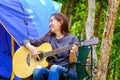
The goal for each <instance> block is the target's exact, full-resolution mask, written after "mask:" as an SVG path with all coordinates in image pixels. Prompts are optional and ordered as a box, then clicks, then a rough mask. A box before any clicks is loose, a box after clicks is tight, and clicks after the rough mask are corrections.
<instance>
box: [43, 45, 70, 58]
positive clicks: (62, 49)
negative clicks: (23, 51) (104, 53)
mask: <svg viewBox="0 0 120 80" xmlns="http://www.w3.org/2000/svg"><path fill="white" fill-rule="evenodd" d="M71 48H72V45H69V46H64V47H61V48H59V49H55V50H53V51H49V52H45V53H44V54H43V57H48V56H52V55H55V54H59V53H61V52H63V51H67V50H70V49H71Z"/></svg>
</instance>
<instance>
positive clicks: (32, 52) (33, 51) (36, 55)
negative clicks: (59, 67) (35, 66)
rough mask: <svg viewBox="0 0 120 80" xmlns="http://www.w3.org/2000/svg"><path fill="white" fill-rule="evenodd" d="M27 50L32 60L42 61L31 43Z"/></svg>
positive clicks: (27, 45)
mask: <svg viewBox="0 0 120 80" xmlns="http://www.w3.org/2000/svg"><path fill="white" fill-rule="evenodd" d="M26 48H28V49H29V50H30V53H31V57H32V58H37V59H38V60H40V57H39V55H38V54H39V52H38V51H37V50H36V49H35V47H34V46H32V45H31V44H30V43H28V44H26Z"/></svg>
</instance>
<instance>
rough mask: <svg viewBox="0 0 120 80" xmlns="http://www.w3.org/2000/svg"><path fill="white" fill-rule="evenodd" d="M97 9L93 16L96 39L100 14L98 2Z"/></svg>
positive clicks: (99, 3)
mask: <svg viewBox="0 0 120 80" xmlns="http://www.w3.org/2000/svg"><path fill="white" fill-rule="evenodd" d="M97 6H98V8H97V11H96V14H95V24H94V36H95V37H98V29H99V23H100V15H101V12H102V1H99V2H98V5H97Z"/></svg>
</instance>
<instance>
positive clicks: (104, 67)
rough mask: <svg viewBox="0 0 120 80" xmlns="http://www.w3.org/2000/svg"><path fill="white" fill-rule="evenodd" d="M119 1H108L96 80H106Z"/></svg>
mask: <svg viewBox="0 0 120 80" xmlns="http://www.w3.org/2000/svg"><path fill="white" fill-rule="evenodd" d="M119 2H120V1H119V0H109V5H108V12H107V14H106V22H105V29H104V32H103V35H102V44H101V54H100V60H99V65H98V71H97V76H96V80H106V77H107V72H108V68H109V63H110V55H111V46H112V38H113V32H114V25H115V20H116V16H117V10H118V7H119Z"/></svg>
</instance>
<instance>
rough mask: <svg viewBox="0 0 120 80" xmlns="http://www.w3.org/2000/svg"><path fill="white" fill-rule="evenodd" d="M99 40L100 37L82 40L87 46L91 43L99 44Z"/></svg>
mask: <svg viewBox="0 0 120 80" xmlns="http://www.w3.org/2000/svg"><path fill="white" fill-rule="evenodd" d="M98 42H99V39H98V38H92V39H89V40H84V41H83V42H82V45H85V46H89V45H97V44H98Z"/></svg>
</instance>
